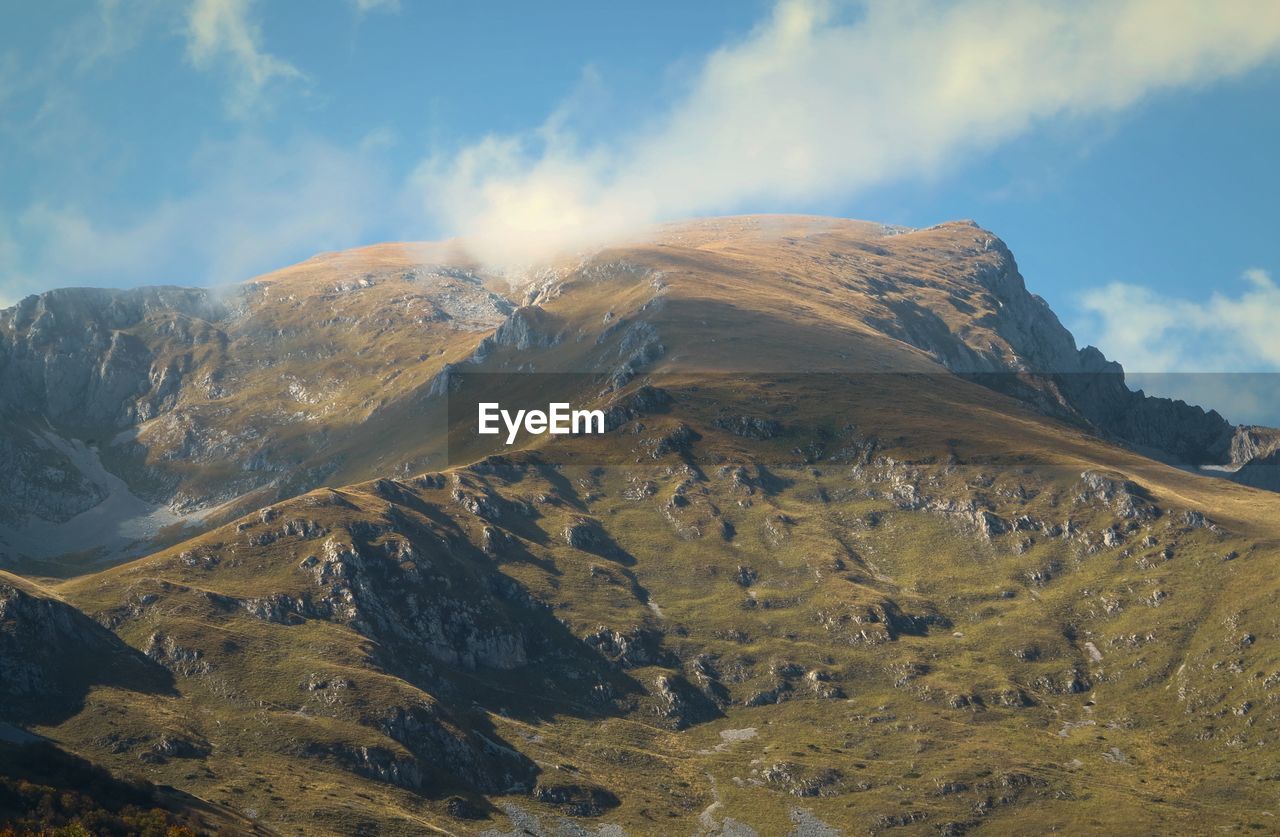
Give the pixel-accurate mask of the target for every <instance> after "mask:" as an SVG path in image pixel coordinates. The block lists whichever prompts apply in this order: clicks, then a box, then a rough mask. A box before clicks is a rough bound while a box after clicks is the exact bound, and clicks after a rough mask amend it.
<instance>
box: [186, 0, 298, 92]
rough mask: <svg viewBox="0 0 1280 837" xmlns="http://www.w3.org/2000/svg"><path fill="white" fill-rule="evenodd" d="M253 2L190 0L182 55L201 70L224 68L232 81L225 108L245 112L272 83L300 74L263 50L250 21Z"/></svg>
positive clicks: (294, 77)
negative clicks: (184, 48) (191, 0)
mask: <svg viewBox="0 0 1280 837" xmlns="http://www.w3.org/2000/svg"><path fill="white" fill-rule="evenodd" d="M251 2H252V0H193V2H192V4H191V7H190V10H189V12H188V14H187V56H188V58H189V59H190V60H191V63H192V64H194V65H195V66H196V67H198V68H200V69H211V68H213V67H215V66H220V65H222V66H225V67H226V68H227V69H228V71H229V72H230V73H231V75H232V78H233V80H234V83H233V85H232V89H231V91H230V93H229V95H228V97H227V107H228V109H229V110H230V111H231V112H232V113H233V114H236V115H239V116H244V115H246V114H248V113H249V112H251V111H252V110H253V109H254V108H255V107H257V106H258V105H259V104H260V103H261V99H262V95H263V92H264V91H265V89H266V88H267V86H268V85H270V84H271V83H272V82H273V81H287V80H290V79H301V78H303V75H302V72H301V71H299V70H298V68H297V67H294V66H293V65H292V64H290V63H289V62H288V61H285V60H283V59H281V58H278V57H276V56H275V55H272V54H271V53H269V52H266V51H265V50H264V49H263V48H262V44H261V42H262V33H261V32H260V31H259V27H258V25H257V24H256V23H255V22H254V21H252V20H250V18H249V8H250V4H251Z"/></svg>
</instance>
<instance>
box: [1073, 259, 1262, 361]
mask: <svg viewBox="0 0 1280 837" xmlns="http://www.w3.org/2000/svg"><path fill="white" fill-rule="evenodd" d="M1243 280H1244V285H1245V287H1243V288H1241V289H1239V291H1238V292H1236V293H1234V294H1232V293H1224V292H1223V291H1221V290H1219V291H1216V292H1214V293H1213V294H1212V295H1210V296H1209V298H1208V299H1207V300H1191V299H1179V298H1176V297H1170V296H1167V295H1165V294H1161V293H1159V292H1157V291H1155V290H1152V289H1151V288H1147V287H1143V286H1141V285H1129V284H1123V283H1113V284H1110V285H1107V286H1105V287H1102V288H1097V289H1094V290H1091V291H1088V292H1086V293H1085V294H1084V295H1083V296H1082V298H1081V307H1082V308H1083V309H1084V311H1086V312H1087V314H1088V315H1089V317H1088V319H1087V320H1086V322H1084V323H1083V324H1082V325H1081V327H1079V328H1077V332H1078V333H1079V334H1080V336H1081V337H1082V338H1083V339H1085V340H1088V341H1089V342H1092V343H1094V344H1095V345H1097V346H1098V347H1099V348H1100V349H1102V350H1103V352H1104V353H1106V354H1107V355H1108V356H1111V357H1115V358H1117V359H1119V360H1120V361H1121V362H1122V363H1123V364H1124V365H1125V367H1126V369H1129V370H1132V371H1134V372H1146V373H1173V372H1178V373H1181V372H1222V371H1224V370H1231V371H1233V372H1273V371H1280V329H1277V328H1276V323H1280V286H1277V285H1276V283H1275V281H1274V280H1273V279H1272V278H1271V276H1270V274H1268V273H1267V272H1266V271H1264V270H1262V269H1260V268H1250V269H1249V270H1246V271H1245V272H1244V274H1243Z"/></svg>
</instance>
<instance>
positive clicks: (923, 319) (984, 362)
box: [867, 222, 1274, 465]
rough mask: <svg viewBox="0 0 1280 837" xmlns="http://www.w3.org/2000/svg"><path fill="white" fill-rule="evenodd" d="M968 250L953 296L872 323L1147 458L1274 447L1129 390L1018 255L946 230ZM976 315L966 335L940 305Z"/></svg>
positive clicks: (1220, 458)
mask: <svg viewBox="0 0 1280 837" xmlns="http://www.w3.org/2000/svg"><path fill="white" fill-rule="evenodd" d="M938 229H940V230H942V231H945V232H947V233H948V235H949V236H952V237H954V239H955V240H956V241H958V242H961V241H963V240H964V239H965V238H966V237H970V236H971V238H970V240H971V242H972V243H971V245H970V246H968V248H967V249H964V250H962V251H961V252H959V253H957V256H958V258H957V259H956V261H955V272H954V274H952V275H949V276H947V277H946V279H945V280H944V283H945V285H946V286H948V287H950V288H951V289H952V293H951V295H950V296H948V297H945V298H942V297H929V298H925V299H916V298H914V297H906V296H901V297H891V298H887V299H886V300H885V301H884V303H883V304H884V309H885V313H884V314H883V315H873V316H871V317H868V320H867V321H868V323H869V324H870V325H872V326H874V327H875V328H877V329H878V330H880V331H881V332H882V333H884V334H887V335H889V336H891V337H894V338H896V339H898V340H902V341H903V342H906V343H909V344H911V345H913V346H915V347H917V348H919V349H922V350H924V351H925V352H927V353H928V354H930V355H931V356H933V358H934V359H935V360H937V361H938V362H939V363H941V364H942V365H943V366H945V367H946V368H947V369H948V370H950V371H952V372H955V373H959V374H961V375H963V376H965V377H967V378H970V379H971V380H974V381H976V382H978V383H981V384H983V385H984V386H988V387H990V388H991V389H995V390H998V391H1000V392H1004V393H1006V394H1008V395H1012V396H1014V397H1016V398H1019V399H1021V400H1023V401H1026V402H1028V403H1030V404H1032V405H1033V406H1035V407H1036V408H1037V409H1039V410H1041V411H1042V412H1045V413H1048V414H1050V415H1053V416H1056V417H1060V418H1066V419H1069V420H1072V421H1075V422H1078V423H1081V424H1084V425H1087V426H1088V427H1089V428H1090V429H1092V430H1093V431H1095V432H1097V433H1099V434H1101V435H1102V436H1104V437H1106V438H1110V439H1113V440H1116V441H1119V442H1123V443H1125V444H1127V445H1130V446H1132V447H1135V448H1137V449H1139V450H1140V451H1141V452H1144V453H1148V454H1153V455H1157V456H1160V457H1163V458H1166V459H1172V460H1175V461H1177V462H1181V463H1185V464H1189V465H1205V464H1220V465H1221V464H1229V463H1233V462H1234V463H1239V462H1243V461H1247V459H1246V458H1244V457H1251V456H1254V455H1257V453H1258V452H1259V451H1260V450H1265V446H1266V445H1267V444H1274V443H1273V442H1271V438H1272V436H1271V432H1269V429H1268V428H1249V429H1248V430H1252V431H1253V432H1252V433H1246V434H1243V436H1242V437H1239V438H1238V436H1239V435H1240V434H1238V433H1237V428H1236V427H1235V426H1233V425H1232V424H1230V423H1229V422H1228V421H1227V420H1226V419H1224V418H1223V417H1222V416H1221V415H1219V414H1218V413H1217V412H1215V411H1213V410H1209V411H1205V410H1204V409H1202V408H1201V407H1197V406H1193V405H1189V404H1186V403H1185V402H1182V401H1178V400H1174V399H1169V398H1158V397H1153V396H1148V395H1146V394H1145V393H1143V392H1142V391H1141V390H1138V391H1133V390H1130V389H1129V388H1128V387H1127V386H1126V385H1125V377H1124V369H1123V368H1122V367H1121V366H1120V364H1118V363H1115V362H1114V361H1110V360H1108V359H1107V358H1106V357H1105V356H1104V355H1103V354H1102V352H1100V351H1098V349H1096V348H1094V347H1092V346H1086V347H1084V348H1083V349H1081V348H1078V347H1077V346H1076V342H1075V338H1074V337H1072V335H1071V332H1069V331H1068V330H1067V329H1066V328H1065V327H1064V326H1063V325H1062V323H1061V321H1059V320H1058V317H1057V315H1055V314H1054V313H1053V310H1052V309H1051V308H1050V307H1049V305H1048V303H1046V302H1045V301H1044V300H1043V299H1042V298H1041V297H1039V296H1037V295H1035V294H1033V293H1031V292H1030V291H1028V290H1027V287H1026V283H1025V282H1024V281H1023V278H1022V275H1021V274H1020V273H1019V272H1018V266H1017V263H1016V261H1015V260H1014V257H1013V254H1012V253H1011V252H1009V249H1008V247H1006V246H1005V244H1004V242H1003V241H1001V240H1000V239H999V238H997V237H995V236H994V235H992V234H991V233H988V232H986V231H985V230H982V229H980V228H979V227H977V226H976V225H974V224H972V223H971V222H957V223H952V224H944V225H942V226H941V227H940V228H938ZM944 305H945V307H946V308H952V307H956V306H962V307H963V308H964V309H965V310H966V311H968V312H970V314H971V316H972V320H971V322H968V323H966V324H965V325H964V326H963V327H957V326H955V325H952V324H950V323H949V322H948V320H947V316H946V315H947V314H948V312H947V311H946V310H945V308H944V307H943V306H944Z"/></svg>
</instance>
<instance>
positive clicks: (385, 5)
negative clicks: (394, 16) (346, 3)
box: [351, 0, 400, 15]
mask: <svg viewBox="0 0 1280 837" xmlns="http://www.w3.org/2000/svg"><path fill="white" fill-rule="evenodd" d="M351 5H353V6H355V7H356V11H357V12H359V13H360V14H362V15H364V14H368V13H369V12H398V11H400V0H351Z"/></svg>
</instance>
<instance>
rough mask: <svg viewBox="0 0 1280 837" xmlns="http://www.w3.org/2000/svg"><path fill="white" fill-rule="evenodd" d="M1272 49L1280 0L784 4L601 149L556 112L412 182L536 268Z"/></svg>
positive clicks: (486, 242) (502, 256)
mask: <svg viewBox="0 0 1280 837" xmlns="http://www.w3.org/2000/svg"><path fill="white" fill-rule="evenodd" d="M1278 49H1280V5H1278V4H1276V3H1275V2H1274V0H1236V1H1235V2H1231V3H1204V2H1200V0H1089V2H1079V3H1050V2H1026V3H1010V2H1005V0H962V2H955V3H947V4H942V3H936V2H914V1H913V0H872V2H868V3H865V4H858V5H851V4H847V3H838V2H822V1H821V0H782V2H779V3H778V5H777V6H776V8H775V10H774V12H773V14H772V16H771V18H770V19H769V20H767V21H766V22H765V23H763V24H762V25H761V26H759V27H758V28H757V29H756V30H755V31H754V32H752V33H751V34H750V35H749V36H748V37H747V38H745V39H744V40H742V41H741V42H739V43H735V44H730V45H727V46H724V47H723V48H721V49H719V50H717V51H715V52H714V53H713V54H711V55H710V56H709V57H708V58H707V60H706V61H705V63H704V64H703V65H702V66H701V68H700V70H699V71H698V73H697V74H696V76H695V77H694V78H693V80H692V82H691V84H690V86H689V89H688V90H687V92H686V94H685V95H684V96H683V98H681V99H680V100H679V101H678V102H676V103H675V104H674V105H673V106H672V107H671V108H670V110H669V111H668V112H667V113H666V114H664V115H663V116H662V117H661V118H660V119H659V120H657V122H656V125H655V127H653V128H652V129H650V130H645V131H639V132H636V133H633V134H632V135H629V136H623V137H621V138H618V139H616V140H613V141H610V142H607V143H604V144H595V145H588V144H585V143H584V142H583V141H582V140H581V139H580V138H579V137H577V136H575V135H574V134H573V132H572V131H567V130H565V128H564V125H563V123H562V121H560V120H549V121H548V123H547V124H546V125H544V126H542V127H541V128H540V129H538V130H535V131H531V132H529V133H527V134H522V135H514V136H490V137H487V138H485V139H483V140H482V141H480V142H477V143H475V144H473V145H471V146H469V147H466V148H463V149H461V150H459V151H457V152H456V153H453V154H450V155H437V156H434V157H432V158H431V159H430V160H428V161H427V162H426V163H424V164H423V166H422V167H421V169H420V170H419V172H418V174H417V180H418V183H419V188H420V189H421V192H422V194H423V199H424V201H425V204H426V206H427V209H428V210H429V211H430V212H432V213H433V214H434V216H435V217H437V218H438V219H439V220H440V222H441V223H442V225H443V226H444V227H446V228H449V229H453V230H456V231H457V232H459V233H461V234H463V235H465V236H466V237H468V238H469V239H470V240H471V241H472V242H473V247H474V249H476V250H477V251H478V253H479V255H481V256H482V257H484V258H487V259H489V260H490V261H495V262H498V263H511V262H523V261H526V260H531V259H536V258H538V257H541V256H544V255H547V253H548V250H550V249H555V248H572V247H578V246H586V245H589V244H591V243H593V242H598V241H601V240H606V239H608V238H611V237H613V236H616V235H619V234H622V233H623V232H625V231H628V230H631V229H632V228H634V227H636V226H637V225H642V224H644V223H646V222H648V221H651V220H655V219H668V218H677V217H683V216H688V215H693V214H700V213H708V212H722V211H733V210H740V209H752V208H754V209H760V208H765V207H778V206H796V205H813V204H815V203H817V202H821V201H824V200H830V199H836V198H847V197H849V196H850V195H852V194H855V193H856V192H857V191H858V190H861V189H864V188H866V187H868V186H871V185H873V184H876V183H878V182H881V181H885V180H889V179H892V178H898V177H902V176H904V175H910V174H914V173H918V172H921V171H933V170H937V169H939V168H940V167H943V166H946V165H949V164H951V163H952V161H953V160H954V159H955V158H957V157H958V156H962V155H964V154H965V153H967V152H973V151H975V150H982V149H987V148H990V147H992V146H994V145H996V144H998V143H999V142H1001V141H1004V140H1008V139H1010V138H1012V137H1014V136H1016V135H1018V134H1020V133H1022V132H1025V131H1026V130H1028V129H1029V128H1030V127H1032V126H1033V125H1035V124H1036V123H1037V122H1039V121H1041V120H1045V119H1049V118H1053V117H1061V116H1076V115H1082V114H1090V113H1096V112H1105V111H1114V110H1118V109H1121V108H1124V107H1127V106H1130V105H1132V104H1133V103H1135V102H1136V101H1138V100H1139V99H1141V98H1142V97H1144V96H1146V95H1148V94H1150V93H1153V92H1156V91H1160V90H1165V89H1171V88H1176V87H1182V86H1187V85H1197V84H1204V83H1208V82H1212V81H1214V80H1216V79H1220V78H1223V77H1227V76H1231V75H1234V74H1237V73H1240V72H1242V71H1245V70H1248V69H1249V68H1251V67H1254V66H1256V65H1257V64H1259V63H1260V62H1262V61H1264V60H1266V59H1267V58H1269V57H1271V56H1273V55H1275V54H1276V52H1277V50H1278Z"/></svg>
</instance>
